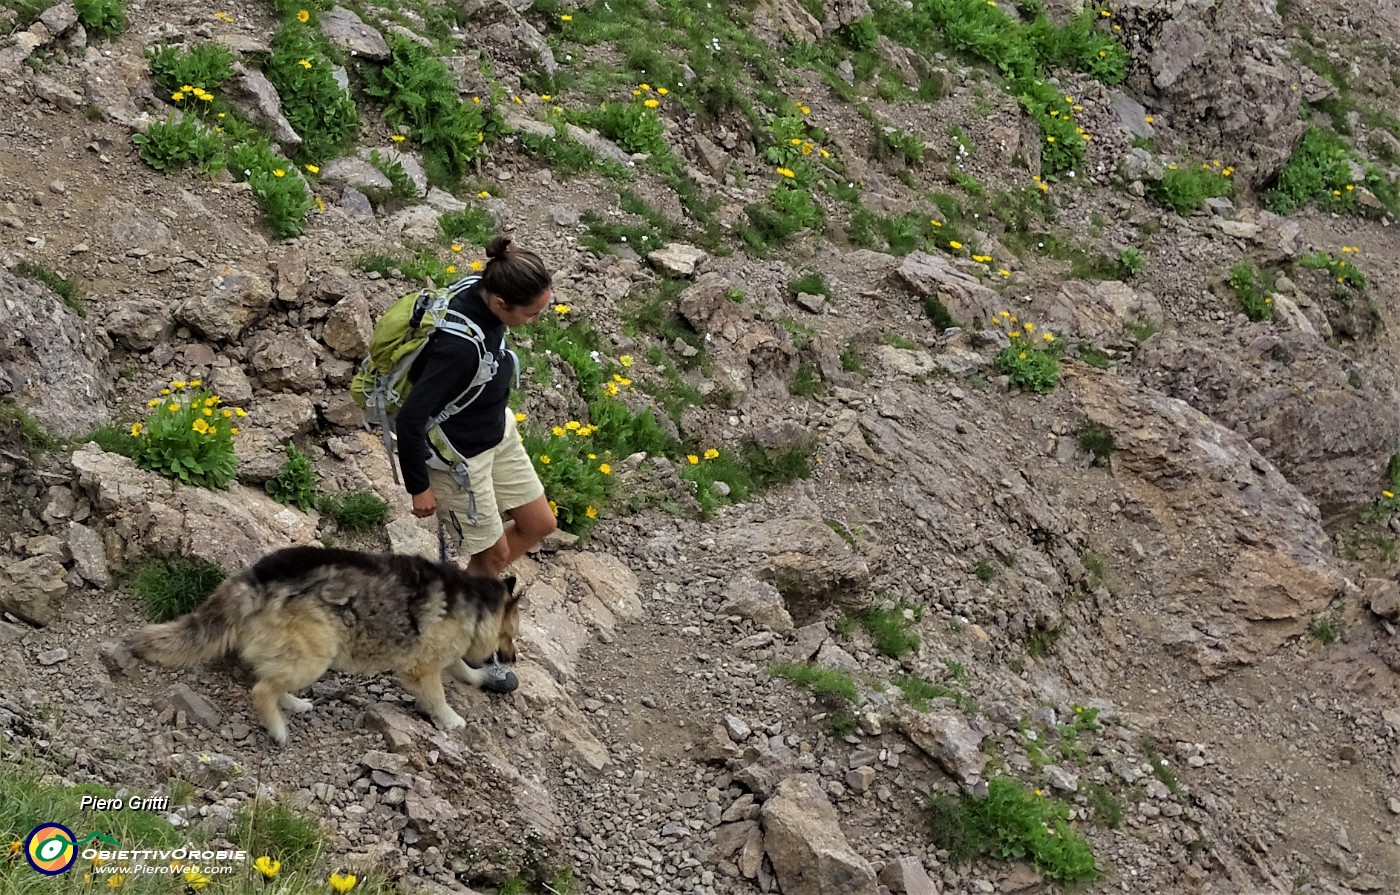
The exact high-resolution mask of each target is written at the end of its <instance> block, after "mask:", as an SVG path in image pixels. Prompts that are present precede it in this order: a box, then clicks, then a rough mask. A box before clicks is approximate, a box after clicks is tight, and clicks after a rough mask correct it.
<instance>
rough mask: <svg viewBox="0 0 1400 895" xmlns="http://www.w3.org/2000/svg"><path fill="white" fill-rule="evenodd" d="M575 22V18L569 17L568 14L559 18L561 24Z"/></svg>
mask: <svg viewBox="0 0 1400 895" xmlns="http://www.w3.org/2000/svg"><path fill="white" fill-rule="evenodd" d="M573 20H574V17H573V16H571V15H569V14H568V13H564V14H563V15H562V16H560V17H559V21H561V22H572V21H573Z"/></svg>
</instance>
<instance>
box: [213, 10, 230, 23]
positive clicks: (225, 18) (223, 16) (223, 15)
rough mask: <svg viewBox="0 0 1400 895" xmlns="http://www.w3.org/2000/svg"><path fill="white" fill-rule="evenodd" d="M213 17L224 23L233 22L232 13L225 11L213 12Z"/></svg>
mask: <svg viewBox="0 0 1400 895" xmlns="http://www.w3.org/2000/svg"><path fill="white" fill-rule="evenodd" d="M214 18H216V19H218V20H219V21H220V22H226V23H228V24H230V25H232V24H233V14H232V13H227V12H216V13H214Z"/></svg>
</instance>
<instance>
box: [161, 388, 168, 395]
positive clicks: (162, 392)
mask: <svg viewBox="0 0 1400 895" xmlns="http://www.w3.org/2000/svg"><path fill="white" fill-rule="evenodd" d="M160 393H161V394H162V395H168V394H170V389H168V388H163V389H161V390H160Z"/></svg>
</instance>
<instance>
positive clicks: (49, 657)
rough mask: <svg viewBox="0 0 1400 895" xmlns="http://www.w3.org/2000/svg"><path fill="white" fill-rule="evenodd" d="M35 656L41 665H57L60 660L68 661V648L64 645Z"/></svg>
mask: <svg viewBox="0 0 1400 895" xmlns="http://www.w3.org/2000/svg"><path fill="white" fill-rule="evenodd" d="M34 658H35V659H37V660H38V662H39V664H40V665H57V664H58V663H59V662H66V661H68V650H66V649H64V648H63V647H58V648H57V649H48V650H44V651H43V652H42V653H40V654H39V655H37V656H35V657H34Z"/></svg>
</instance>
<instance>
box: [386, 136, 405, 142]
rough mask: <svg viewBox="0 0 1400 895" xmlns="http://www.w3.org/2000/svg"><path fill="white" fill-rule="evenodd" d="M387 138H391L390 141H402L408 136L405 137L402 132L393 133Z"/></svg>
mask: <svg viewBox="0 0 1400 895" xmlns="http://www.w3.org/2000/svg"><path fill="white" fill-rule="evenodd" d="M389 139H390V140H392V141H394V142H395V143H402V142H403V141H404V140H407V139H408V138H407V137H405V136H404V135H403V134H393V135H392V136H390V137H389Z"/></svg>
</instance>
